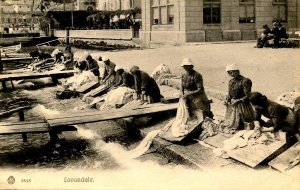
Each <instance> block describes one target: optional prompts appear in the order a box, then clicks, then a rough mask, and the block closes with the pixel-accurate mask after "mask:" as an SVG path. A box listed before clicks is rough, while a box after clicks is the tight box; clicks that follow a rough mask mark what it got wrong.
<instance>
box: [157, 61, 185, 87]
mask: <svg viewBox="0 0 300 190" xmlns="http://www.w3.org/2000/svg"><path fill="white" fill-rule="evenodd" d="M151 77H152V78H153V79H154V80H155V81H156V82H157V83H158V84H160V85H163V84H165V79H171V78H174V79H178V78H179V77H178V76H177V75H174V74H172V73H171V70H170V68H169V67H168V66H166V65H165V64H160V65H158V66H157V67H156V68H155V69H154V70H153V72H152V73H151Z"/></svg>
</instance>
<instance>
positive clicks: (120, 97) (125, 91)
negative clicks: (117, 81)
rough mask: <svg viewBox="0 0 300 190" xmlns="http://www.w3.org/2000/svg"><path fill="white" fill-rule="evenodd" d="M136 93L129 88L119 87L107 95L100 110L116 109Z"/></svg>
mask: <svg viewBox="0 0 300 190" xmlns="http://www.w3.org/2000/svg"><path fill="white" fill-rule="evenodd" d="M134 92H135V91H134V90H133V89H130V88H127V87H118V88H116V89H113V90H111V91H110V92H108V93H107V95H106V97H105V99H104V104H103V105H102V106H101V108H100V109H105V108H108V107H115V106H116V105H118V104H124V100H125V99H126V96H133V93H134Z"/></svg>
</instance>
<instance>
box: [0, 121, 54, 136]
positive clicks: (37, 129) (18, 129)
mask: <svg viewBox="0 0 300 190" xmlns="http://www.w3.org/2000/svg"><path fill="white" fill-rule="evenodd" d="M49 131H50V130H49V127H48V125H47V123H44V124H41V123H36V124H30V125H22V124H20V125H11V126H1V127H0V135H8V134H22V133H45V132H49Z"/></svg>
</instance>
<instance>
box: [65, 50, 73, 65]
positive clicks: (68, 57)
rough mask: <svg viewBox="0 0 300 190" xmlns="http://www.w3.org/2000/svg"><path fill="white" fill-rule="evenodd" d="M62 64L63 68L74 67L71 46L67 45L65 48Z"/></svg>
mask: <svg viewBox="0 0 300 190" xmlns="http://www.w3.org/2000/svg"><path fill="white" fill-rule="evenodd" d="M64 65H65V70H72V69H73V67H74V54H73V52H72V49H71V46H67V47H66V48H65V53H64Z"/></svg>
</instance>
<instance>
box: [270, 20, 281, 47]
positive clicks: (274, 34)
mask: <svg viewBox="0 0 300 190" xmlns="http://www.w3.org/2000/svg"><path fill="white" fill-rule="evenodd" d="M271 34H272V38H273V39H274V44H273V48H278V47H279V40H280V36H279V27H278V23H277V22H274V23H273V28H272V30H271Z"/></svg>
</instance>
